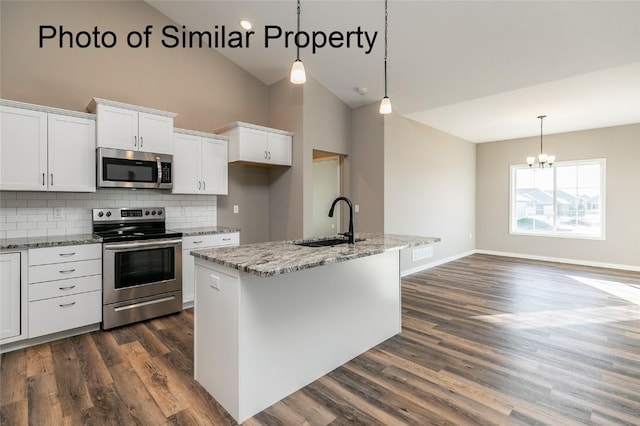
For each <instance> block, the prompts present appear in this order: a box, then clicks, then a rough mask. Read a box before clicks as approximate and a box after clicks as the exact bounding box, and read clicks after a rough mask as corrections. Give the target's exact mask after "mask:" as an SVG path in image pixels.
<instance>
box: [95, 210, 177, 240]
mask: <svg viewBox="0 0 640 426" xmlns="http://www.w3.org/2000/svg"><path fill="white" fill-rule="evenodd" d="M93 233H94V234H95V235H97V236H99V237H102V239H103V241H104V242H120V241H139V240H151V239H161V238H179V237H182V233H181V232H175V231H169V230H167V229H166V228H165V210H164V207H145V208H135V207H123V208H117V209H107V208H104V209H93Z"/></svg>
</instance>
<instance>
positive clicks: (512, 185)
mask: <svg viewBox="0 0 640 426" xmlns="http://www.w3.org/2000/svg"><path fill="white" fill-rule="evenodd" d="M590 164H598V165H600V168H601V169H600V171H601V172H600V206H601V208H600V218H601V222H600V234H599V235H590V234H572V233H566V232H558V231H557V230H555V228H556V227H557V224H556V221H557V220H558V218H557V212H558V208H557V202H558V200H557V196H556V192H557V190H558V189H557V174H556V171H555V169H556V168H557V167H564V166H581V165H583V166H586V165H590ZM537 167H538V166H537V164H536V165H534V166H533V168H534V169H536V168H537ZM552 168H553V169H554V170H553V228H554V230H552V231H541V230H532V231H529V232H527V231H522V230H518V229H517V227H516V222H515V207H516V206H515V202H516V198H517V197H516V173H515V172H516V170H521V169H529V165H528V164H514V165H511V166H509V235H519V236H527V237H551V238H569V239H580V240H600V241H604V240H606V213H607V209H606V205H607V203H606V176H607V159H606V158H592V159H588V160H570V161H557V162H556V163H554V165H553V166H552Z"/></svg>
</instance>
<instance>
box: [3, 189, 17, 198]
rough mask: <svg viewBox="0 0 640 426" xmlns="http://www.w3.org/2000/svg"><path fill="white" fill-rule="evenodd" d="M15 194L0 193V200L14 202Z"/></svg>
mask: <svg viewBox="0 0 640 426" xmlns="http://www.w3.org/2000/svg"><path fill="white" fill-rule="evenodd" d="M16 197H17V192H15V191H0V199H2V200H15V199H16Z"/></svg>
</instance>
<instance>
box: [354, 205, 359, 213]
mask: <svg viewBox="0 0 640 426" xmlns="http://www.w3.org/2000/svg"><path fill="white" fill-rule="evenodd" d="M353 210H354V211H355V212H356V213H360V204H356V205H355V206H353Z"/></svg>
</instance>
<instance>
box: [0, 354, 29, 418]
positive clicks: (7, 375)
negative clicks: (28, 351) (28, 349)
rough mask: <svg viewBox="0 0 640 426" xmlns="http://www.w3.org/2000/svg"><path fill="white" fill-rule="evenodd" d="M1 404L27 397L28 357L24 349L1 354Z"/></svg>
mask: <svg viewBox="0 0 640 426" xmlns="http://www.w3.org/2000/svg"><path fill="white" fill-rule="evenodd" d="M0 384H1V385H0V406H4V405H6V404H11V403H13V402H19V401H22V400H25V399H26V398H27V357H26V356H25V355H24V352H22V351H16V352H9V353H6V354H0Z"/></svg>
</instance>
